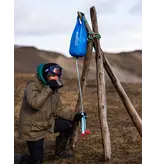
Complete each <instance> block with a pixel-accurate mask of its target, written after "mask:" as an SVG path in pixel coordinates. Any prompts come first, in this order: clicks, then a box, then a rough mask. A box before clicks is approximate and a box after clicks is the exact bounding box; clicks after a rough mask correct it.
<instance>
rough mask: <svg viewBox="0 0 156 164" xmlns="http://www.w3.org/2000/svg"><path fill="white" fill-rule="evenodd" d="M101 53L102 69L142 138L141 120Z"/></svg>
mask: <svg viewBox="0 0 156 164" xmlns="http://www.w3.org/2000/svg"><path fill="white" fill-rule="evenodd" d="M78 15H79V16H80V17H82V16H81V13H80V12H79V14H78ZM86 25H87V26H86V29H87V31H88V32H90V33H91V32H92V30H91V28H90V26H89V24H88V23H86ZM93 47H94V48H95V49H96V47H95V44H93ZM101 52H102V54H103V55H102V56H103V65H104V68H105V70H106V72H107V74H108V76H109V77H110V79H111V81H112V83H113V85H114V87H115V89H116V90H117V92H118V94H119V96H120V98H121V100H122V102H123V104H124V106H125V107H126V110H127V112H128V114H129V115H130V117H131V119H132V121H133V123H134V125H135V127H136V129H137V130H138V132H139V134H140V136H141V137H142V120H141V118H140V117H139V115H138V113H137V112H136V110H135V108H134V106H133V105H132V103H131V102H130V100H129V98H128V96H127V94H126V93H125V91H124V89H123V87H122V85H121V83H120V81H119V80H118V78H117V77H116V75H115V73H114V72H113V70H112V68H111V65H110V63H109V61H108V60H107V58H106V55H105V54H104V52H103V51H102V49H101Z"/></svg>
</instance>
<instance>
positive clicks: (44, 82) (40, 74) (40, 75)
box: [37, 64, 47, 85]
mask: <svg viewBox="0 0 156 164" xmlns="http://www.w3.org/2000/svg"><path fill="white" fill-rule="evenodd" d="M44 65H45V64H40V65H39V66H38V67H37V75H38V77H39V79H40V80H41V82H42V83H43V85H47V81H46V80H45V79H44V76H43V68H44Z"/></svg>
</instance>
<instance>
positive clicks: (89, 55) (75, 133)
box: [71, 13, 93, 150]
mask: <svg viewBox="0 0 156 164" xmlns="http://www.w3.org/2000/svg"><path fill="white" fill-rule="evenodd" d="M79 14H80V15H81V13H79ZM81 18H82V17H81ZM85 22H86V23H87V20H86V21H85ZM87 24H88V23H87ZM92 51H93V42H88V44H87V53H86V56H85V58H84V63H83V69H82V75H81V90H82V94H83V93H84V91H85V87H86V83H87V77H88V72H89V65H90V61H91V59H92ZM80 107H81V106H80V94H79V97H78V100H77V104H76V107H75V112H79V111H81V108H80ZM78 127H79V126H78V123H77V124H75V125H74V127H73V133H72V137H71V148H72V150H74V149H75V146H76V143H77V140H78Z"/></svg>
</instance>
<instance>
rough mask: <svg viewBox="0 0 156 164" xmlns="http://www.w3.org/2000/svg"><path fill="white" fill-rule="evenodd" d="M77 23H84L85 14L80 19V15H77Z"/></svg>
mask: <svg viewBox="0 0 156 164" xmlns="http://www.w3.org/2000/svg"><path fill="white" fill-rule="evenodd" d="M77 23H79V24H84V16H82V19H80V18H79V17H77Z"/></svg>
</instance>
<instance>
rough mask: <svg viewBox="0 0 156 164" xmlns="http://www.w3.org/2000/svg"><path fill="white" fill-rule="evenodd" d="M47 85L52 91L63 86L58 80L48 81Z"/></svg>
mask: <svg viewBox="0 0 156 164" xmlns="http://www.w3.org/2000/svg"><path fill="white" fill-rule="evenodd" d="M48 84H49V86H50V88H52V89H59V88H61V87H63V84H62V82H61V80H60V79H57V80H49V81H48Z"/></svg>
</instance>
